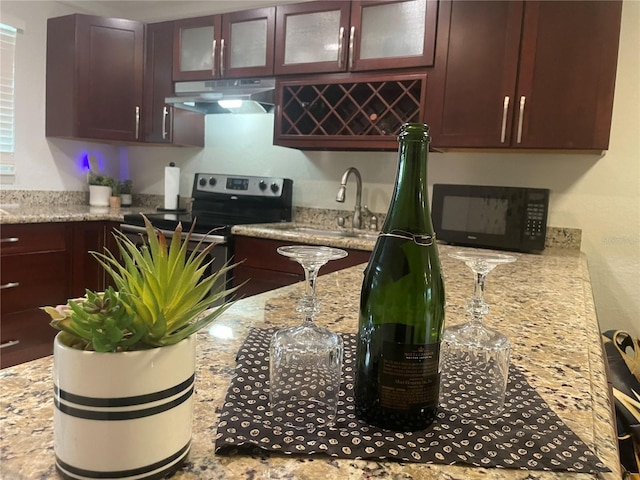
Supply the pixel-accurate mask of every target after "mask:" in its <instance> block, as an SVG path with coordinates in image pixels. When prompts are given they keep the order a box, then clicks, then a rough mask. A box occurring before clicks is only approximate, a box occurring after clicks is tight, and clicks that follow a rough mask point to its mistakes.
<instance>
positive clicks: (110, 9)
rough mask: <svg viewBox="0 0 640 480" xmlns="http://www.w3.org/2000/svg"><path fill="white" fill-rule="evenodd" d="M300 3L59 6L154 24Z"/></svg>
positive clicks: (149, 1) (94, 0) (78, 2)
mask: <svg viewBox="0 0 640 480" xmlns="http://www.w3.org/2000/svg"><path fill="white" fill-rule="evenodd" d="M298 1H300V0H208V1H198V0H160V1H157V0H129V1H127V0H60V3H62V4H64V5H66V6H68V7H70V8H72V9H73V10H75V11H76V12H78V13H86V14H93V15H103V16H110V17H119V18H128V19H130V20H137V21H140V22H145V23H153V22H162V21H165V20H175V19H178V18H190V17H199V16H204V15H211V14H214V13H225V12H235V11H239V10H246V9H249V8H258V7H266V6H272V5H281V4H283V3H293V2H298ZM303 1H304V0H303Z"/></svg>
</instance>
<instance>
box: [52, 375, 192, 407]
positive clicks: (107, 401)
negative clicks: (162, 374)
mask: <svg viewBox="0 0 640 480" xmlns="http://www.w3.org/2000/svg"><path fill="white" fill-rule="evenodd" d="M195 378H196V374H195V373H194V374H193V375H191V376H190V377H189V378H187V379H186V380H185V381H184V382H182V383H179V384H178V385H175V386H173V387H171V388H167V389H165V390H160V391H159V392H153V393H146V394H144V395H136V396H133V397H114V398H98V397H84V396H82V395H76V394H74V393H70V392H67V391H66V390H61V389H60V388H59V387H58V385H54V386H53V393H54V395H55V398H56V400H57V399H60V400H65V401H67V402H70V403H75V404H78V405H85V406H87V407H129V406H132V405H142V404H144V403H151V402H157V401H158V400H163V399H165V398H169V397H172V396H174V395H176V394H178V393H180V392H182V391H183V390H185V389H186V388H187V387H188V386H190V385H193V383H194V381H195Z"/></svg>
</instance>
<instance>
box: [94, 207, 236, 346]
mask: <svg viewBox="0 0 640 480" xmlns="http://www.w3.org/2000/svg"><path fill="white" fill-rule="evenodd" d="M143 218H144V221H145V231H146V234H147V235H146V237H147V238H146V243H145V245H143V246H142V247H141V248H140V247H138V246H137V245H135V244H134V243H133V242H132V241H131V240H130V239H129V238H127V237H126V235H124V234H122V233H121V232H116V242H117V245H118V251H119V254H120V257H121V259H120V260H119V259H117V258H116V257H115V255H113V254H112V253H111V252H109V251H106V252H105V253H99V252H91V253H92V255H93V256H94V257H95V258H96V259H97V260H98V262H100V264H101V265H102V266H103V268H105V270H106V271H107V272H108V273H109V274H110V276H111V277H112V278H113V280H114V282H115V284H116V287H117V289H118V293H119V296H120V299H121V300H122V302H123V303H124V304H125V305H126V308H127V311H128V312H129V313H131V314H132V315H133V316H134V323H135V324H137V325H139V326H144V328H141V329H142V330H144V334H143V336H142V338H141V339H140V342H141V343H144V344H146V345H148V346H163V345H170V344H173V343H177V342H179V341H181V340H183V339H184V338H186V337H188V336H189V335H192V334H193V333H195V332H197V331H198V330H200V329H201V328H203V327H205V326H206V325H208V324H210V323H211V322H213V321H214V320H215V319H216V318H217V317H218V316H219V315H220V314H222V313H223V312H224V311H226V309H227V308H229V307H230V306H231V304H232V302H226V303H225V302H224V301H223V304H222V305H221V306H218V307H215V308H212V309H211V311H210V312H208V313H206V314H205V313H204V312H205V311H206V310H207V309H209V308H211V305H212V304H213V303H214V302H217V301H218V300H220V299H225V298H227V297H228V296H230V295H231V294H233V293H234V292H235V291H236V290H237V289H238V288H239V287H234V288H230V289H224V288H223V289H220V290H219V291H212V288H213V285H214V284H216V282H217V281H218V280H219V279H223V278H226V273H227V272H228V271H229V270H230V269H232V268H233V267H235V265H236V264H231V263H230V262H228V263H227V264H225V265H224V266H223V267H222V268H221V269H220V270H218V271H217V272H214V273H212V274H211V275H209V276H207V277H203V275H204V273H205V272H206V270H207V268H208V267H209V266H210V260H209V258H210V256H209V255H210V252H211V250H212V248H213V245H206V246H205V245H203V243H202V241H200V242H198V244H197V246H196V247H195V248H194V249H193V250H192V251H191V252H190V253H189V252H188V245H189V242H190V241H191V235H192V234H193V228H194V225H192V227H191V229H190V230H189V231H188V232H187V234H186V237H185V239H182V238H181V234H182V225H180V224H179V225H178V227H177V228H176V230H175V231H174V234H173V236H172V238H171V241H169V242H168V241H167V239H166V237H165V236H164V235H163V234H162V232H160V231H157V230H156V229H154V228H153V226H152V225H151V223H150V222H149V220H148V219H147V218H146V217H144V215H143Z"/></svg>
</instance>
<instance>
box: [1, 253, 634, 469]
mask: <svg viewBox="0 0 640 480" xmlns="http://www.w3.org/2000/svg"><path fill="white" fill-rule="evenodd" d="M439 249H440V253H441V259H442V265H443V271H444V275H445V280H446V286H447V310H446V312H447V324H448V325H453V324H455V323H459V322H461V321H464V320H465V312H464V304H465V303H466V300H467V298H468V296H469V294H470V292H471V275H470V272H469V271H468V270H467V268H466V267H465V266H464V265H463V264H462V263H461V262H458V261H455V260H452V259H451V258H449V257H447V255H446V253H447V252H449V251H451V250H452V247H448V246H439ZM516 255H517V257H518V260H517V262H515V263H513V264H509V265H501V266H500V267H498V268H497V269H496V270H495V271H494V272H492V273H491V274H490V276H489V279H488V281H487V294H486V297H487V301H488V303H489V305H490V308H491V311H490V314H489V315H488V316H487V319H486V322H487V324H488V325H489V326H490V327H493V328H497V329H499V330H500V331H502V332H503V333H505V334H506V335H508V336H509V338H510V339H511V342H512V345H513V347H512V362H513V363H514V364H516V365H518V366H519V367H521V368H522V369H523V371H524V372H525V376H526V378H527V380H528V382H529V383H530V384H531V385H532V386H533V387H534V388H535V389H536V390H537V392H538V393H539V394H540V395H541V396H542V398H543V399H544V400H545V402H547V403H548V405H549V406H550V407H551V408H552V409H553V410H554V411H555V412H556V413H557V414H558V416H559V417H560V418H561V419H562V420H563V421H564V422H565V423H566V424H567V425H568V426H569V427H570V428H571V429H572V430H573V431H574V432H575V433H576V434H577V435H578V436H579V437H580V438H581V439H582V440H583V441H584V442H585V443H586V444H587V445H589V446H590V447H591V448H592V449H593V451H594V452H595V453H596V454H597V455H598V456H599V457H600V459H601V460H602V461H603V462H604V463H605V464H606V465H607V466H608V467H609V468H610V469H611V470H612V472H611V473H605V474H599V475H596V474H593V475H591V474H573V473H567V472H559V473H558V472H556V473H553V472H543V471H533V470H530V471H524V470H508V469H484V468H471V467H463V466H445V465H432V464H417V463H399V462H391V461H365V460H347V459H335V458H329V457H322V456H285V455H278V454H270V453H266V452H265V453H262V454H256V455H249V454H236V455H231V456H226V455H217V454H215V453H214V449H215V437H216V425H217V421H218V415H219V414H220V411H221V406H222V404H223V402H224V398H225V394H226V391H227V388H228V386H229V383H230V381H231V378H232V375H233V373H234V366H235V355H236V352H237V351H238V349H239V347H240V345H241V344H242V342H243V340H244V338H245V337H246V335H247V334H248V332H249V329H250V328H252V327H263V328H267V327H282V326H290V325H294V324H297V323H298V319H297V314H296V313H295V311H294V305H295V303H296V301H297V299H298V298H299V295H300V294H301V293H302V285H301V284H295V285H291V286H288V287H284V288H281V289H278V290H274V291H272V292H267V293H264V294H261V295H257V296H254V297H250V298H246V299H243V300H240V301H239V302H237V303H236V304H235V305H234V306H233V307H232V308H231V309H230V310H228V311H227V312H225V313H224V315H222V316H221V317H220V318H219V320H218V321H216V323H215V324H214V325H213V326H212V327H211V328H209V329H208V330H207V331H205V332H200V333H199V334H198V353H197V355H198V367H197V378H196V405H195V412H194V415H195V416H194V424H193V443H192V450H191V454H190V457H189V460H188V463H187V465H186V466H185V468H184V469H183V470H181V471H180V472H178V473H177V474H176V475H175V476H174V477H173V478H175V479H176V480H178V479H179V480H209V479H211V480H214V479H215V480H240V479H243V480H244V479H248V478H249V479H251V478H253V479H265V478H269V479H285V478H286V479H305V480H306V479H308V480H310V479H315V478H325V479H328V480H331V479H336V480H338V479H340V480H342V479H353V480H355V479H361V478H369V479H372V478H379V479H395V480H402V479H413V480H431V479H434V480H435V479H450V480H452V479H471V480H474V479H483V480H485V479H486V480H500V479H506V478H509V479H521V480H525V479H526V480H534V479H541V480H547V479H575V480H586V479H607V480H614V479H616V480H617V479H619V478H620V476H621V473H620V467H619V463H618V456H617V443H616V437H615V434H614V424H613V419H612V410H611V405H610V403H609V396H608V386H607V379H606V376H605V365H604V361H603V356H602V347H601V342H600V333H599V329H598V323H597V319H596V315H595V308H594V305H593V300H592V295H591V285H590V281H589V275H588V270H587V263H586V259H585V256H584V254H581V253H580V252H579V251H577V250H570V249H546V250H545V253H544V254H543V255H527V254H516ZM363 269H364V265H359V266H356V267H352V268H349V269H346V270H342V271H339V272H335V273H332V274H328V275H325V276H321V277H320V278H319V280H318V284H317V288H318V295H319V297H320V300H321V302H322V311H321V312H320V314H319V317H318V323H319V324H321V325H324V326H326V327H328V328H331V329H332V330H334V331H338V332H344V333H348V332H355V331H356V326H357V316H358V303H359V294H360V283H361V281H362V272H363ZM51 369H52V358H51V357H48V358H43V359H39V360H35V361H33V362H29V363H26V364H23V365H18V366H15V367H11V368H8V369H4V370H2V371H0V388H1V389H2V401H1V404H0V407H1V413H0V418H1V421H2V428H1V433H0V452H1V455H2V462H1V464H0V472H1V475H0V476H1V477H2V478H3V479H6V480H21V479H25V480H26V479H29V480H32V479H50V478H58V477H57V474H56V472H55V469H54V454H53V433H52V428H53V426H52V416H53V395H52V385H53V383H52V379H51Z"/></svg>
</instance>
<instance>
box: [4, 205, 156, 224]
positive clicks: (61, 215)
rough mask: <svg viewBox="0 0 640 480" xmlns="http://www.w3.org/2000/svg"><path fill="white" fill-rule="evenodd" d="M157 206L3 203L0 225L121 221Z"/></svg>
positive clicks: (148, 211) (152, 209)
mask: <svg viewBox="0 0 640 480" xmlns="http://www.w3.org/2000/svg"><path fill="white" fill-rule="evenodd" d="M155 211H156V209H155V208H151V207H146V206H132V207H120V208H109V207H91V206H89V205H82V204H80V205H77V204H72V205H61V204H51V205H28V204H20V205H13V204H8V205H6V204H5V205H2V206H1V207H0V225H4V224H15V223H48V222H84V221H104V220H109V221H114V222H121V221H122V220H123V218H124V215H126V214H128V213H140V212H142V213H150V212H155Z"/></svg>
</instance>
